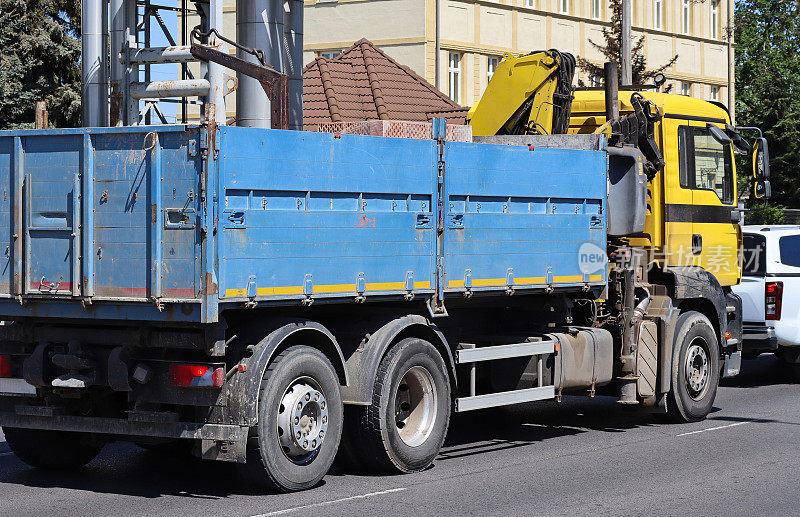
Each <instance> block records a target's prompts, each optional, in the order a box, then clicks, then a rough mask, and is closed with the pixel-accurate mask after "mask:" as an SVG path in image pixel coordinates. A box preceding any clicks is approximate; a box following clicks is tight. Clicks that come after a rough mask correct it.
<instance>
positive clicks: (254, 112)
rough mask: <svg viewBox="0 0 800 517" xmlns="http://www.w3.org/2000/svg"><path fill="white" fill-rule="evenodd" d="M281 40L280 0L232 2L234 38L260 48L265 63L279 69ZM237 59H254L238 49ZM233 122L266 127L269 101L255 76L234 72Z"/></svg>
mask: <svg viewBox="0 0 800 517" xmlns="http://www.w3.org/2000/svg"><path fill="white" fill-rule="evenodd" d="M282 40H283V0H239V2H238V3H237V5H236V41H237V42H238V43H239V44H241V45H243V46H245V47H249V48H255V49H259V50H263V51H264V53H265V56H266V60H267V64H268V65H270V66H271V67H273V68H274V69H275V70H277V71H279V72H281V71H283V69H284V67H283V63H282V59H281V58H282V52H281V41H282ZM238 56H239V58H241V59H244V60H247V61H250V62H252V63H257V62H258V60H257V59H256V58H255V57H254V56H252V55H250V54H248V53H246V52H242V51H241V50H240V51H239V52H238ZM236 78H237V80H238V84H239V87H238V90H237V92H236V125H238V126H245V127H261V128H269V127H270V126H271V120H272V118H271V105H270V101H269V99H268V98H267V94H266V92H264V88H263V87H262V86H261V83H259V82H258V81H257V80H255V79H253V78H252V77H248V76H246V75H244V74H241V73H239V74H236Z"/></svg>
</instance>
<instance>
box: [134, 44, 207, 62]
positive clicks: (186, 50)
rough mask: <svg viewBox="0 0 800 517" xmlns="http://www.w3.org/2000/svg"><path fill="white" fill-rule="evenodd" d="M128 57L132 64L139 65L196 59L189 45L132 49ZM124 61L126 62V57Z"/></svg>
mask: <svg viewBox="0 0 800 517" xmlns="http://www.w3.org/2000/svg"><path fill="white" fill-rule="evenodd" d="M128 59H129V60H130V62H131V63H132V64H137V65H143V64H164V63H188V62H190V61H196V59H195V57H194V56H192V52H191V47H190V46H189V45H181V46H176V47H153V48H140V49H131V50H130V51H129V57H128ZM122 61H123V62H124V57H123V59H122Z"/></svg>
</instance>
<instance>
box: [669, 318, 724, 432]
mask: <svg viewBox="0 0 800 517" xmlns="http://www.w3.org/2000/svg"><path fill="white" fill-rule="evenodd" d="M674 346H675V347H679V349H678V360H677V361H676V363H675V364H673V365H672V387H671V389H670V392H669V393H668V395H667V417H668V419H669V420H671V421H673V422H696V421H698V420H702V419H704V418H705V417H706V416H707V415H708V413H709V412H710V411H711V407H712V406H713V404H714V398H715V397H716V395H717V387H718V386H719V378H720V352H719V344H718V342H717V336H716V331H715V330H714V326H713V325H711V322H710V321H709V320H708V318H706V317H705V316H704V315H702V314H700V313H699V312H695V311H687V312H685V313H683V314H681V315H680V316H679V317H678V322H677V325H676V329H675V341H674Z"/></svg>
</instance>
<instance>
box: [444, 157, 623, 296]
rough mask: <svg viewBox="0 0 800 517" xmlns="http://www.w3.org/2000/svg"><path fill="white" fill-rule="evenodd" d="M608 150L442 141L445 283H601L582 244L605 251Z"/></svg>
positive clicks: (459, 287)
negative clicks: (584, 260)
mask: <svg viewBox="0 0 800 517" xmlns="http://www.w3.org/2000/svg"><path fill="white" fill-rule="evenodd" d="M606 160H607V157H606V153H605V152H604V151H573V150H566V149H548V148H536V149H535V150H534V151H531V150H529V149H528V148H524V147H514V146H497V145H487V144H470V143H457V142H447V143H446V146H445V153H444V161H445V166H446V176H445V178H446V180H445V195H446V199H447V201H446V203H445V236H446V237H445V246H444V250H445V261H444V262H445V274H446V278H445V281H444V286H445V289H446V290H448V291H463V290H465V289H471V290H475V291H480V290H485V289H494V290H497V289H498V288H507V287H511V286H514V287H515V288H518V289H524V288H526V287H541V286H545V285H550V284H552V285H556V286H557V285H559V284H560V285H567V284H582V283H591V284H602V283H604V281H605V275H606V273H605V271H597V272H593V273H592V274H591V275H584V273H583V272H582V271H581V268H580V264H579V259H578V256H579V253H578V252H579V249H580V247H581V245H583V244H584V243H592V244H594V245H595V246H597V247H598V248H599V249H601V250H604V249H605V242H606V222H605V210H604V205H605V199H606V172H605V171H606V167H607V165H606Z"/></svg>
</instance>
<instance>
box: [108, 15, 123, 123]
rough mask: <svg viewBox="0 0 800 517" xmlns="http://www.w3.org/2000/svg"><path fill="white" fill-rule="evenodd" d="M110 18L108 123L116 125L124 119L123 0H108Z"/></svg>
mask: <svg viewBox="0 0 800 517" xmlns="http://www.w3.org/2000/svg"><path fill="white" fill-rule="evenodd" d="M109 18H110V22H111V24H110V28H109V30H110V35H109V38H110V41H109V44H110V48H111V56H110V59H111V63H110V65H111V66H110V72H111V81H110V86H111V99H110V110H109V111H110V113H109V125H111V126H117V125H120V124H122V123H123V121H124V113H123V111H124V107H123V106H124V103H123V97H124V94H123V92H122V90H123V85H124V82H125V75H126V74H125V60H124V59H123V58H122V49H123V48H124V47H125V21H126V18H125V1H124V0H109Z"/></svg>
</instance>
